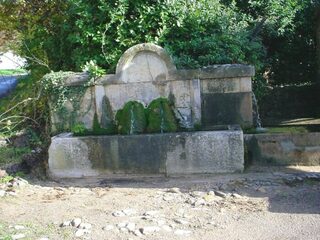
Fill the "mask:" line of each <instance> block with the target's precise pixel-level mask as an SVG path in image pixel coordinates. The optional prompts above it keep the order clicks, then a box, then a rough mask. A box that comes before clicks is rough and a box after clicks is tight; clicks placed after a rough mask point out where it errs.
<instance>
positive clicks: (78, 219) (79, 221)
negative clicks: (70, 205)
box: [71, 218, 81, 227]
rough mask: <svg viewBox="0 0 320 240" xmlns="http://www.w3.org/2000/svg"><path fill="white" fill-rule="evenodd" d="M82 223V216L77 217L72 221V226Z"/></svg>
mask: <svg viewBox="0 0 320 240" xmlns="http://www.w3.org/2000/svg"><path fill="white" fill-rule="evenodd" d="M80 224H81V218H75V219H72V221H71V226H73V227H78V226H79V225H80Z"/></svg>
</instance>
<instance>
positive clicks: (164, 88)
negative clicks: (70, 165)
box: [51, 44, 254, 132]
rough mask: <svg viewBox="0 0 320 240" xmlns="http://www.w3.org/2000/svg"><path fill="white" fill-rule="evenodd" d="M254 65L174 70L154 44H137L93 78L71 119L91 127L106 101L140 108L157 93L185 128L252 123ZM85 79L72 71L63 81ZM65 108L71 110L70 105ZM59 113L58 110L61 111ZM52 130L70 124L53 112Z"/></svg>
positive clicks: (111, 105)
mask: <svg viewBox="0 0 320 240" xmlns="http://www.w3.org/2000/svg"><path fill="white" fill-rule="evenodd" d="M253 75H254V68H253V67H252V66H247V65H229V64H226V65H214V66H210V67H207V68H203V69H197V70H177V69H176V67H175V65H174V64H173V62H172V60H171V58H170V56H169V55H168V54H167V53H166V52H165V50H164V49H162V48H161V47H159V46H156V45H154V44H139V45H136V46H133V47H132V48H130V49H128V50H127V51H126V52H125V53H124V54H123V56H122V57H121V59H120V60H119V62H118V65H117V68H116V73H115V74H109V75H105V76H103V77H101V78H99V79H98V80H97V81H96V84H95V86H93V87H90V88H89V89H87V91H86V92H85V93H84V96H83V97H82V98H81V99H79V101H80V111H78V112H77V114H76V115H77V116H76V120H75V121H76V122H79V123H84V124H85V126H86V127H87V128H88V129H91V128H92V124H93V116H94V113H97V115H98V119H99V121H100V122H102V118H103V117H104V116H105V114H104V111H106V109H105V108H106V105H107V106H108V108H110V109H111V110H109V112H110V111H111V112H112V115H113V117H114V115H115V113H116V112H117V111H118V110H119V109H121V108H122V107H123V106H124V104H125V103H126V102H128V101H131V100H136V101H140V102H142V103H143V104H144V105H145V106H146V105H148V104H149V103H150V102H151V101H152V100H154V99H156V98H158V97H166V98H168V99H169V100H171V101H172V102H173V103H174V106H175V110H176V116H177V118H179V120H180V123H181V125H182V126H183V127H185V128H193V127H194V126H195V125H201V124H202V126H203V127H204V128H207V129H208V128H210V127H211V126H213V125H229V124H240V125H246V126H248V125H249V126H250V125H252V101H251V91H252V89H251V77H252V76H253ZM87 79H88V74H87V73H75V74H74V75H73V76H70V77H68V78H66V79H65V80H64V82H65V85H69V86H77V85H81V84H83V83H84V82H85V81H86V80H87ZM65 109H66V110H67V111H69V112H71V111H73V110H74V109H73V107H72V104H70V103H68V102H67V103H66V104H65ZM60 114H61V113H60ZM51 119H52V128H53V129H52V130H53V132H56V131H57V129H58V127H57V126H59V128H60V131H61V126H62V130H63V129H65V130H67V129H68V128H70V126H69V125H68V124H67V123H66V122H65V121H63V120H61V116H59V114H56V113H53V112H52V118H51Z"/></svg>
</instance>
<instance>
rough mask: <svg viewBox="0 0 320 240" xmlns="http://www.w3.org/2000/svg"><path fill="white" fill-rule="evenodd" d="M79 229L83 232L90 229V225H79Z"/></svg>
mask: <svg viewBox="0 0 320 240" xmlns="http://www.w3.org/2000/svg"><path fill="white" fill-rule="evenodd" d="M78 228H79V229H85V230H89V229H91V228H92V225H91V224H90V223H81V224H80V225H79V226H78Z"/></svg>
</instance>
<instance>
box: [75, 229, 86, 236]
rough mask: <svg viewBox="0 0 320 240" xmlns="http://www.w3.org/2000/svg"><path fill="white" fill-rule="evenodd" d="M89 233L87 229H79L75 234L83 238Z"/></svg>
mask: <svg viewBox="0 0 320 240" xmlns="http://www.w3.org/2000/svg"><path fill="white" fill-rule="evenodd" d="M86 233H88V231H87V230H86V229H77V231H76V232H75V236H76V237H82V236H83V235H84V234H86Z"/></svg>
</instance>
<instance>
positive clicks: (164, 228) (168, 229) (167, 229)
mask: <svg viewBox="0 0 320 240" xmlns="http://www.w3.org/2000/svg"><path fill="white" fill-rule="evenodd" d="M161 228H162V229H163V230H164V231H166V232H172V228H171V227H170V226H168V225H163V226H161Z"/></svg>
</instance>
